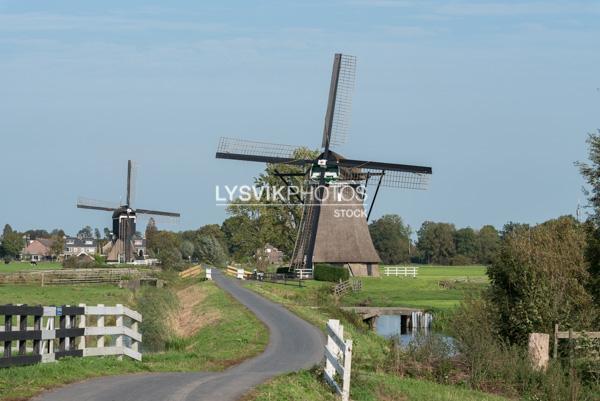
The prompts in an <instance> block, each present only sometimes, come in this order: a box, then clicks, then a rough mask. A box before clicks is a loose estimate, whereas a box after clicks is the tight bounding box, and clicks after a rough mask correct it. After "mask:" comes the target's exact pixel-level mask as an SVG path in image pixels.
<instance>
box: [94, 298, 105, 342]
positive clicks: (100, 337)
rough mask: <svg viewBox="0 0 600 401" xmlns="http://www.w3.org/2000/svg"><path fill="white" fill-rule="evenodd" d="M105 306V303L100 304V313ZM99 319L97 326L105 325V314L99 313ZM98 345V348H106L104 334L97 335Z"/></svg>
mask: <svg viewBox="0 0 600 401" xmlns="http://www.w3.org/2000/svg"><path fill="white" fill-rule="evenodd" d="M103 308H104V304H98V309H99V310H100V313H103V312H102V309H103ZM96 319H97V324H96V326H98V327H99V328H100V327H104V315H103V314H98V317H97V318H96ZM99 332H101V330H99ZM96 347H97V348H104V334H100V335H99V336H97V337H96Z"/></svg>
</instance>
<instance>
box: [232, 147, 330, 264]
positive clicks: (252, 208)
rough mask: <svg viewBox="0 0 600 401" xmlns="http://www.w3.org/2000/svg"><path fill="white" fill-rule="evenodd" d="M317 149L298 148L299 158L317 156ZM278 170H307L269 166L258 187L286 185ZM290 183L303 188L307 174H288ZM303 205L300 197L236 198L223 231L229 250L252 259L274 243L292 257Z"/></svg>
mask: <svg viewBox="0 0 600 401" xmlns="http://www.w3.org/2000/svg"><path fill="white" fill-rule="evenodd" d="M317 155H318V152H317V151H311V150H309V149H306V148H301V149H298V150H297V151H296V153H295V157H297V158H299V159H306V158H315V157H316V156H317ZM277 173H282V174H285V173H303V170H302V168H301V167H298V166H292V165H270V164H269V165H267V167H266V169H265V171H264V173H262V174H261V175H260V176H259V177H257V178H256V179H255V181H254V186H255V187H256V188H257V190H260V189H267V188H274V187H280V186H284V187H285V186H286V184H285V183H284V182H283V181H282V179H281V178H280V177H278V175H277ZM286 180H287V182H288V183H289V184H291V185H293V186H295V187H297V188H301V187H302V184H303V180H304V177H301V176H293V177H286ZM302 210H303V209H302V207H301V206H300V205H299V204H298V201H297V198H295V197H292V199H279V198H277V199H267V198H266V197H252V199H250V200H247V201H242V200H240V199H232V200H231V202H230V205H229V206H228V207H227V213H228V214H229V218H228V219H227V220H225V221H224V222H223V225H222V230H223V233H224V235H225V238H226V239H227V245H228V248H229V252H230V253H231V254H232V256H234V257H235V258H236V259H250V258H252V257H253V255H254V254H255V253H256V250H257V249H259V248H262V247H263V246H264V245H265V244H267V243H270V244H272V245H273V246H275V247H277V248H279V249H280V250H281V251H283V253H284V254H285V255H286V256H287V257H291V254H292V252H293V249H294V244H295V240H296V234H297V232H298V227H299V224H300V220H301V218H302Z"/></svg>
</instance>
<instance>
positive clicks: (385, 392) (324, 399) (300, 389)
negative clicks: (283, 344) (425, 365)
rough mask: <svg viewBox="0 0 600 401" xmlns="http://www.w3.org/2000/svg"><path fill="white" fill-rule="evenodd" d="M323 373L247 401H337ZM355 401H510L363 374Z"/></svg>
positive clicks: (287, 381) (264, 388)
mask: <svg viewBox="0 0 600 401" xmlns="http://www.w3.org/2000/svg"><path fill="white" fill-rule="evenodd" d="M320 374H321V372H319V371H316V370H313V371H303V372H299V373H292V374H288V375H284V376H279V377H277V378H275V379H273V380H271V381H270V382H268V383H265V384H263V385H260V386H258V387H257V388H256V389H255V390H254V391H253V392H252V393H251V394H249V395H248V396H247V397H246V398H245V401H250V400H252V401H284V400H296V401H336V400H339V397H338V396H336V395H334V394H333V393H332V392H331V389H330V388H329V387H328V386H327V384H325V383H324V382H323V381H320V380H317V379H316V377H318V376H319V375H320ZM351 383H352V384H351V387H352V391H351V392H352V397H351V399H352V400H353V401H507V399H506V398H503V397H498V396H495V395H492V394H485V393H482V392H479V391H473V390H467V389H463V388H460V387H455V386H444V385H442V384H437V383H433V382H428V381H424V380H414V379H408V378H400V377H396V376H393V375H389V374H383V373H368V372H361V373H360V374H358V375H355V376H354V377H353V378H352V381H351Z"/></svg>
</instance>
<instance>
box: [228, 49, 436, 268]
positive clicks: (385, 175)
mask: <svg viewBox="0 0 600 401" xmlns="http://www.w3.org/2000/svg"><path fill="white" fill-rule="evenodd" d="M355 71H356V58H355V57H353V56H348V55H342V54H336V55H335V57H334V61H333V72H332V77H331V85H330V88H329V101H328V104H327V113H326V115H325V127H324V129H323V139H322V143H321V146H322V149H323V151H322V153H320V155H319V156H318V157H317V159H314V160H313V159H304V158H298V157H297V155H298V154H299V152H298V151H299V149H301V147H297V146H290V145H278V144H270V143H264V142H253V141H246V140H240V139H231V138H221V140H220V142H219V145H218V149H217V154H216V157H217V158H219V159H234V160H244V161H253V162H263V163H268V164H275V165H278V164H279V165H294V166H300V167H304V168H306V171H305V172H304V173H302V174H301V175H303V176H305V177H306V182H307V183H308V185H309V186H310V187H312V188H313V189H314V190H313V191H307V192H308V193H309V195H307V196H306V197H305V198H304V199H303V202H302V203H303V204H304V210H303V215H302V221H301V223H300V228H299V230H298V236H297V239H296V243H295V246H294V253H293V255H292V259H291V267H292V268H293V269H296V270H298V269H312V268H313V265H314V263H333V264H339V265H344V266H348V267H349V268H350V270H351V272H352V273H353V274H354V275H378V269H377V265H378V263H380V261H381V260H380V258H379V255H377V252H376V251H375V247H374V246H373V242H372V239H371V236H370V234H369V228H368V218H369V216H370V214H371V211H372V208H373V205H374V202H375V198H376V197H377V194H378V192H379V188H380V187H382V186H383V187H394V188H407V189H425V188H426V187H427V183H428V178H429V176H430V174H431V173H432V170H431V167H423V166H413V165H407V164H393V163H381V162H372V161H364V160H354V159H346V158H345V157H343V156H342V155H340V154H338V153H335V152H333V151H332V150H331V148H332V146H334V145H340V144H342V143H344V142H345V140H346V137H347V133H348V128H349V122H350V109H351V104H352V93H353V90H354V79H355ZM286 175H288V176H289V175H298V174H279V176H280V178H282V179H283V180H284V181H285V178H284V177H285V176H286ZM371 178H374V179H371ZM360 185H364V186H365V187H366V186H367V185H375V186H376V189H375V194H374V196H373V200H372V201H371V206H370V208H369V212H368V214H366V218H365V213H364V209H363V202H364V198H363V197H361V196H359V195H357V191H352V189H356V188H357V187H359V186H360ZM326 188H329V189H333V188H335V189H336V190H337V193H345V192H348V193H352V194H354V195H353V197H351V198H350V199H346V200H343V199H340V198H338V197H337V196H331V194H330V193H329V191H328V190H326ZM326 192H327V194H329V196H325V193H326ZM347 208H351V209H352V210H353V211H358V212H362V215H361V213H358V215H360V217H356V213H353V215H352V216H343V215H336V210H338V211H339V210H340V209H342V210H343V209H347Z"/></svg>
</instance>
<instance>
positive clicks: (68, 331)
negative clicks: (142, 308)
mask: <svg viewBox="0 0 600 401" xmlns="http://www.w3.org/2000/svg"><path fill="white" fill-rule="evenodd" d="M0 315H3V316H4V326H3V327H2V328H1V329H2V330H0V342H2V343H3V345H4V353H3V355H2V356H1V357H0V367H8V366H19V365H29V364H34V363H38V362H53V361H55V360H57V359H60V358H63V357H65V356H75V357H87V356H97V355H118V356H122V355H126V356H128V357H130V358H133V359H136V360H138V361H139V360H141V359H142V355H141V353H140V352H139V344H140V343H141V341H142V335H141V334H140V333H139V323H140V322H141V321H142V316H141V315H140V314H139V313H138V312H136V311H133V310H131V309H129V308H127V307H124V306H123V305H116V306H112V307H109V306H106V307H105V306H104V305H97V306H86V305H85V304H80V305H79V306H70V305H65V306H29V305H0ZM106 317H110V318H111V321H112V320H114V322H115V324H114V325H105V323H108V322H107V320H108V319H106ZM113 317H114V319H113ZM57 319H58V328H56V320H57ZM13 323H16V324H15V325H14V326H13ZM29 323H32V326H29ZM107 339H108V341H109V342H111V344H109V345H108V346H106V340H107ZM113 339H114V344H112V341H111V340H113ZM92 340H94V341H92ZM92 343H95V344H94V345H95V346H92ZM28 344H30V345H31V346H30V347H28Z"/></svg>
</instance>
